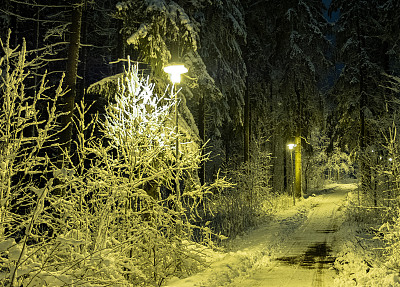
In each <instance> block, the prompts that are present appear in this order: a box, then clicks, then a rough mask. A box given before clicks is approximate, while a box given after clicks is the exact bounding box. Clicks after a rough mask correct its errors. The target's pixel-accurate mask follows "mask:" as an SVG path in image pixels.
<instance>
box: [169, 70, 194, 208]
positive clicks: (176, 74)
mask: <svg viewBox="0 0 400 287" xmlns="http://www.w3.org/2000/svg"><path fill="white" fill-rule="evenodd" d="M164 72H166V73H167V74H169V76H170V80H171V82H172V86H171V94H172V95H174V93H175V131H176V142H175V159H176V173H175V191H176V197H177V200H178V202H179V200H180V196H181V193H180V188H179V125H178V93H177V92H175V89H174V88H175V84H179V83H180V82H181V75H182V74H185V73H187V72H188V69H187V68H186V67H185V66H184V65H183V64H182V63H176V62H173V63H170V64H169V65H168V66H166V67H164Z"/></svg>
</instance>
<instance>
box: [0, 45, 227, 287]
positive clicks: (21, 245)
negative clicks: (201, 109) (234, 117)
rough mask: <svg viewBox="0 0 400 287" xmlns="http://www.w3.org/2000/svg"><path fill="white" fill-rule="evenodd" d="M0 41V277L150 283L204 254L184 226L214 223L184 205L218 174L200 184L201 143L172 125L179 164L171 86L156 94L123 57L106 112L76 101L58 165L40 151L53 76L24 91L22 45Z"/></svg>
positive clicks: (52, 111) (52, 104) (204, 192)
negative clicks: (67, 150) (198, 220)
mask: <svg viewBox="0 0 400 287" xmlns="http://www.w3.org/2000/svg"><path fill="white" fill-rule="evenodd" d="M2 46H3V50H4V52H5V56H3V57H2V58H1V59H0V67H1V82H0V89H1V113H0V143H1V145H0V148H1V152H0V171H1V173H0V176H1V181H0V208H1V209H0V282H1V283H2V284H3V285H10V286H65V285H74V286H76V285H82V286H110V285H111V286H149V285H151V286H154V285H161V284H162V282H163V281H164V280H165V279H166V278H167V277H169V276H185V275H188V274H190V273H191V272H193V270H194V269H195V268H197V267H199V266H200V265H201V263H202V260H203V256H202V254H201V245H198V244H194V243H193V242H192V241H191V238H192V234H193V230H195V229H196V230H198V231H200V232H201V233H202V234H203V235H202V236H200V237H199V238H201V239H203V241H204V243H207V242H206V241H207V240H209V239H210V238H211V237H212V232H211V230H210V228H209V227H207V226H205V227H199V226H194V225H193V222H194V220H191V217H193V216H195V215H196V210H197V208H199V207H202V202H203V199H205V198H207V197H209V196H208V194H210V195H211V192H212V191H213V192H214V191H215V190H218V189H219V188H221V187H224V186H225V185H227V183H226V182H225V181H224V180H218V181H216V183H214V184H211V185H209V186H200V185H199V184H198V180H197V178H196V176H195V175H196V173H197V169H198V164H199V163H200V161H201V156H200V155H201V153H200V150H199V147H198V145H197V144H196V143H195V142H194V141H193V139H192V138H191V136H190V134H189V133H187V132H185V129H184V128H181V127H180V134H179V142H180V145H181V147H180V149H179V150H180V154H179V155H178V156H179V164H177V161H176V157H175V154H174V151H175V144H176V137H177V136H178V134H177V133H176V130H175V129H174V121H173V109H172V107H173V106H174V105H175V104H176V103H175V102H174V95H164V96H163V97H158V96H157V95H155V94H154V93H153V87H154V86H153V85H152V84H150V82H149V80H148V79H143V78H141V77H140V76H139V74H138V69H137V67H136V66H130V67H129V68H128V71H126V73H125V74H124V75H123V77H122V78H120V82H119V84H118V89H117V94H115V95H114V96H115V98H114V102H113V104H111V105H110V106H109V107H108V108H107V109H106V113H105V115H102V116H97V115H89V108H90V107H89V106H87V105H85V104H84V103H83V102H82V103H79V104H77V105H76V107H75V119H74V125H75V129H74V130H75V133H74V142H73V144H72V145H71V155H68V154H65V155H64V159H65V162H64V163H63V165H62V166H61V167H60V165H58V164H56V163H57V162H56V161H57V159H59V158H60V157H59V156H56V157H54V159H53V158H52V157H50V156H49V155H48V154H49V152H53V151H54V150H57V145H56V144H55V141H56V140H57V131H58V130H59V127H58V126H57V124H56V123H57V118H58V116H59V115H58V114H57V112H56V103H57V99H58V98H59V97H61V96H62V95H63V90H62V89H61V83H60V85H59V86H58V88H56V89H53V90H48V89H47V87H46V81H45V78H43V80H42V84H41V86H40V88H39V89H38V92H37V93H36V94H35V95H34V96H30V97H28V96H26V94H25V86H24V80H25V79H26V77H27V76H28V75H29V73H28V72H27V71H26V70H27V69H26V67H27V65H28V63H27V62H26V60H25V47H24V46H23V47H22V49H21V50H20V51H17V50H12V49H10V47H9V45H8V43H6V44H3V43H2ZM50 91H52V94H51V95H48V94H47V92H48V93H50ZM38 103H40V104H41V106H40V107H39V106H38ZM45 105H47V106H45ZM43 107H45V108H44V109H43ZM90 117H91V118H90ZM99 130H100V131H101V133H102V134H103V137H102V138H99V137H98V134H99V132H98V131H99ZM95 135H96V136H95ZM177 176H178V177H179V180H180V183H181V184H180V186H181V190H180V191H181V196H180V198H178V197H177V196H176V193H175V185H174V184H175V180H176V178H177ZM60 191H62V192H60Z"/></svg>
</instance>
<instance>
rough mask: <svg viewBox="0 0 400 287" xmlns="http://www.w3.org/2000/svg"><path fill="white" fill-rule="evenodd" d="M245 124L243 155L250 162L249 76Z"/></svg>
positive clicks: (245, 101)
mask: <svg viewBox="0 0 400 287" xmlns="http://www.w3.org/2000/svg"><path fill="white" fill-rule="evenodd" d="M246 66H247V65H246ZM247 67H248V66H247ZM247 72H248V71H247ZM243 124H244V152H243V155H244V162H248V161H249V158H250V95H249V76H248V75H247V77H246V91H245V99H244V121H243Z"/></svg>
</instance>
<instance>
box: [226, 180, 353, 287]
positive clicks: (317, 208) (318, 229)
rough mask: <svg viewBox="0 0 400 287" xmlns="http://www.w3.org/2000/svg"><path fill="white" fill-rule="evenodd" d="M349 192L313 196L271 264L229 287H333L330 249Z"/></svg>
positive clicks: (332, 259) (327, 190)
mask: <svg viewBox="0 0 400 287" xmlns="http://www.w3.org/2000/svg"><path fill="white" fill-rule="evenodd" d="M348 191H349V189H346V188H338V187H336V188H330V189H326V190H323V191H321V192H320V193H319V194H316V195H315V197H318V200H317V201H316V202H315V204H313V206H312V209H311V210H310V212H309V213H308V215H307V219H306V220H305V221H304V222H303V223H302V224H300V225H299V226H298V227H297V228H295V229H294V230H293V232H292V234H291V235H290V234H289V236H288V237H287V238H285V239H284V240H283V242H282V244H281V246H279V247H278V248H277V249H276V250H275V251H274V252H273V256H272V259H271V263H270V264H268V265H267V266H265V267H263V268H257V269H255V270H251V271H250V272H249V273H248V274H246V276H241V277H238V278H235V280H233V282H232V283H231V284H230V285H229V286H241V287H244V286H269V287H273V286H286V287H290V286H296V287H301V286H307V287H309V286H314V287H322V286H333V280H334V277H335V275H336V272H335V271H334V269H333V268H332V266H333V263H334V261H335V257H334V256H333V255H332V248H333V245H334V243H335V240H336V231H337V229H338V227H339V225H340V223H341V222H340V217H339V212H340V210H341V209H342V207H343V204H344V201H345V199H346V196H347V193H348Z"/></svg>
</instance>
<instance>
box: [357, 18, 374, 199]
mask: <svg viewBox="0 0 400 287" xmlns="http://www.w3.org/2000/svg"><path fill="white" fill-rule="evenodd" d="M357 37H358V53H359V55H358V56H359V73H360V75H359V76H360V83H359V94H360V139H359V146H360V155H361V156H360V169H361V189H362V190H363V191H364V192H367V191H368V190H369V189H370V187H371V171H370V166H369V164H368V161H367V158H366V155H365V151H366V150H365V149H366V146H367V132H366V125H365V109H366V106H367V94H366V92H365V71H364V67H363V59H362V52H363V50H364V49H365V37H364V36H363V33H362V30H361V25H360V15H358V19H357Z"/></svg>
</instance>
